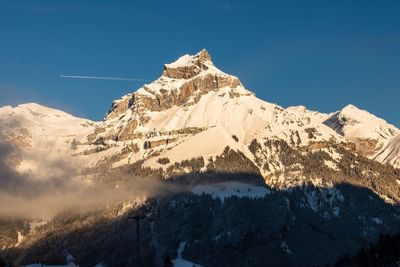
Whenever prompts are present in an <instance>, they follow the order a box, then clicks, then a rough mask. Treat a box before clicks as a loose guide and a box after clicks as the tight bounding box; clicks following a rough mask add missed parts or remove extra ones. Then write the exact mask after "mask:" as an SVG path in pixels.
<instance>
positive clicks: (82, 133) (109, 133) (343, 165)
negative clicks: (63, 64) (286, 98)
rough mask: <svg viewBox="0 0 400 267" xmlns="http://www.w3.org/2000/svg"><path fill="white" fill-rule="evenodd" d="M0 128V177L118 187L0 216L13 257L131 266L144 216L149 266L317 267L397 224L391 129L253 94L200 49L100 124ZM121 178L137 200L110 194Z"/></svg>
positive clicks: (27, 115)
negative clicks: (56, 208) (61, 207)
mask: <svg viewBox="0 0 400 267" xmlns="http://www.w3.org/2000/svg"><path fill="white" fill-rule="evenodd" d="M0 123H1V125H2V132H1V135H0V137H1V140H2V141H1V142H0V145H1V146H0V149H3V150H4V152H3V153H2V154H3V155H4V156H2V157H0V163H2V165H0V167H2V168H3V169H5V168H7V172H3V173H6V174H7V175H9V174H10V173H12V174H13V175H11V176H12V177H13V178H14V176H15V177H16V178H15V179H17V178H18V179H19V180H22V181H29V182H31V181H32V180H35V181H36V180H38V181H45V182H46V185H47V184H49V183H51V182H52V181H54V180H55V181H57V182H56V186H55V187H52V189H51V190H53V188H56V191H57V192H59V193H58V194H61V193H64V192H63V188H64V187H67V188H73V189H74V190H81V189H80V188H81V187H83V188H86V186H88V185H89V186H90V187H91V188H94V190H97V194H94V199H95V200H98V199H99V198H104V199H108V197H110V196H115V195H120V196H121V198H115V197H113V198H112V199H113V201H114V202H105V203H106V204H107V205H105V206H106V207H99V206H95V207H94V208H93V209H91V210H89V211H87V210H83V211H80V212H79V215H77V214H75V213H70V211H69V210H68V211H66V212H64V211H63V212H62V213H61V214H58V215H56V216H53V217H51V218H45V221H43V220H41V219H43V218H33V219H32V218H28V219H26V218H19V219H18V220H11V221H10V220H8V219H6V218H5V219H4V220H3V221H0V226H1V227H0V230H1V231H2V233H3V236H5V237H7V238H4V241H2V243H1V244H0V246H3V247H4V255H5V256H6V257H8V258H9V259H11V260H13V261H15V262H16V263H18V264H26V263H29V262H30V261H32V260H34V258H35V256H34V255H36V254H41V255H43V257H44V258H45V259H46V260H48V261H56V260H57V259H58V258H59V256H58V255H59V254H60V251H62V250H64V249H66V247H67V248H68V249H69V250H71V251H73V252H74V253H73V255H74V256H76V258H77V259H78V260H81V262H83V263H84V264H85V265H87V266H90V265H94V264H96V263H98V262H100V261H104V262H105V263H106V264H109V265H111V266H126V265H129V264H134V263H135V262H134V261H135V258H134V256H132V255H131V253H130V252H129V251H130V246H131V245H130V244H131V242H132V238H136V237H135V236H134V234H133V232H132V229H131V225H130V224H129V222H128V221H127V219H128V217H129V216H132V215H136V214H138V213H145V214H148V215H147V216H146V217H145V218H144V219H143V229H144V230H143V231H144V234H143V238H142V239H141V242H142V247H143V248H145V249H143V250H142V253H143V255H145V256H146V257H144V258H146V259H147V261H146V264H148V265H153V266H160V265H161V264H162V262H163V258H165V257H166V256H171V257H173V256H177V259H180V260H183V259H186V260H190V261H193V262H196V263H198V264H201V265H203V266H221V264H222V263H223V262H227V261H230V262H232V266H244V264H250V265H251V264H252V265H254V266H265V262H266V260H267V259H268V262H269V265H271V266H276V265H293V266H294V265H301V266H303V265H304V266H309V265H312V264H325V263H332V262H334V261H335V260H336V258H337V257H339V256H341V255H343V254H344V253H351V252H355V251H357V249H359V248H360V247H362V246H364V245H366V244H368V243H369V242H372V241H374V240H375V239H376V238H377V237H378V236H379V234H381V233H395V232H397V231H400V229H399V225H400V224H399V222H400V209H399V206H398V204H399V202H400V187H399V184H400V170H399V169H398V167H399V164H400V162H399V158H400V149H399V145H400V142H399V140H400V139H399V138H400V130H399V129H397V128H396V127H395V126H393V125H390V124H389V123H387V122H386V121H384V120H383V119H380V118H377V117H376V116H374V115H372V114H370V113H368V112H367V111H364V110H361V109H359V108H357V107H355V106H353V105H348V106H346V107H345V108H343V109H342V110H340V111H337V112H334V113H331V114H325V113H321V112H317V111H311V110H308V109H307V108H305V107H304V106H295V107H288V108H283V107H280V106H279V105H277V104H272V103H268V102H266V101H263V100H261V99H259V98H257V97H256V96H255V94H254V93H252V92H251V91H249V90H247V89H246V88H245V87H244V86H243V84H242V83H241V82H240V80H239V78H237V77H235V76H232V75H229V74H226V73H224V72H223V71H221V70H219V69H218V68H217V67H216V66H215V65H214V63H213V62H212V59H211V56H210V55H209V53H208V52H207V51H206V50H202V51H200V52H199V53H197V54H195V55H184V56H182V57H180V58H178V59H177V60H176V61H175V62H173V63H170V64H165V65H164V70H163V73H162V75H161V76H160V78H158V79H157V80H155V81H154V82H152V83H150V84H145V85H143V86H142V87H141V88H139V89H138V90H136V91H135V92H132V93H129V94H127V95H125V96H123V97H121V98H120V99H119V100H116V101H114V102H113V103H112V105H111V108H110V110H109V111H108V112H107V113H106V115H105V117H104V119H103V120H102V121H100V122H93V121H90V120H86V119H81V118H75V117H73V116H71V115H69V114H66V113H64V112H62V111H58V110H54V109H49V108H46V107H43V106H40V105H37V104H24V105H20V106H17V107H15V108H12V107H3V108H0ZM2 168H0V169H2ZM14 172H15V173H17V174H18V175H17V174H15V173H14ZM9 176H10V175H9ZM141 179H144V180H141ZM11 180H12V179H11ZM70 180H71V181H74V183H73V184H72V185H71V183H67V184H65V181H70ZM80 181H81V182H82V184H79V182H80ZM139 181H140V182H139ZM150 181H153V182H154V183H153V182H151V184H150V185H149V184H148V183H149V182H150ZM21 183H23V182H21ZM21 183H19V184H21ZM76 183H78V186H77V185H76ZM131 183H133V188H132V187H129V188H128V189H129V190H131V191H132V192H133V191H134V192H138V191H140V192H142V191H143V190H144V191H145V195H146V197H145V198H144V199H140V200H138V198H135V197H133V198H127V199H123V198H122V196H124V191H121V190H123V189H122V188H124V186H128V185H129V184H131ZM14 184H15V183H14ZM19 184H18V186H16V187H15V188H14V187H12V185H13V183H5V184H4V185H3V186H2V187H3V189H2V190H0V196H1V194H2V193H3V194H4V193H5V192H7V190H8V191H11V189H12V190H15V192H16V193H18V194H22V195H23V193H24V191H22V189H21V187H20V186H19ZM143 184H144V185H145V187H144V188H145V189H141V188H142V187H143ZM35 186H36V185H35ZM38 187H39V188H42V187H46V186H44V184H40V186H38ZM104 187H106V188H108V189H107V190H109V191H104ZM76 188H79V189H76ZM97 188H101V190H100V189H97ZM85 190H86V189H85ZM155 191H157V192H155ZM160 191H162V193H161V192H160ZM165 191H167V193H166V192H165ZM39 192H41V191H40V190H39ZM50 192H53V191H50ZM60 192H61V193H60ZM89 192H91V193H90V194H89V193H86V191H83V193H82V194H79V197H83V196H86V195H90V196H91V197H93V193H92V191H89ZM150 192H151V193H150ZM67 193H68V194H70V191H68V192H67ZM30 194H31V195H30V197H31V200H30V201H33V200H34V199H35V195H32V194H33V193H32V192H30ZM51 194H52V193H50V195H51ZM73 196H74V197H75V196H76V195H75V194H74V195H73ZM54 198H56V196H54ZM94 199H90V201H89V202H90V203H92V202H94ZM63 200H64V199H63ZM116 200H118V201H116ZM115 201H116V203H115ZM33 202H34V201H33ZM81 202H84V200H82V201H81ZM74 207H75V206H74ZM0 211H1V209H0ZM38 224H39V226H37V225H38ZM32 225H34V226H32ZM82 236H84V237H85V240H86V241H85V242H83V241H81V240H80V238H81V237H82ZM306 239H307V240H308V242H307V246H305V243H304V240H306ZM184 242H186V243H184ZM50 243H51V244H52V246H51V247H49V245H48V244H50ZM88 243H89V244H88ZM182 244H183V245H182ZM185 244H186V245H185ZM178 248H179V253H177V249H178ZM310 250H312V251H315V253H313V254H312V255H310V253H309V251H310ZM43 251H46V252H45V253H44V252H43ZM0 254H1V252H0Z"/></svg>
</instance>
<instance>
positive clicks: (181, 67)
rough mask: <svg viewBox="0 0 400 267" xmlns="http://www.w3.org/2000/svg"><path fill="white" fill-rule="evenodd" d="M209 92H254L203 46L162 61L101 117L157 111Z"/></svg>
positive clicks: (184, 102) (184, 103)
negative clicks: (152, 76) (148, 79)
mask: <svg viewBox="0 0 400 267" xmlns="http://www.w3.org/2000/svg"><path fill="white" fill-rule="evenodd" d="M209 92H221V94H228V95H229V96H230V97H232V98H234V97H240V96H248V95H254V94H253V93H251V92H250V91H248V90H246V89H245V88H244V87H243V85H242V83H241V82H240V80H239V79H238V78H237V77H235V76H233V75H229V74H226V73H224V72H223V71H221V70H219V69H218V68H217V67H215V66H214V64H213V63H212V61H211V56H210V54H209V53H208V52H207V50H205V49H203V50H201V51H200V52H198V53H197V54H195V55H184V56H181V57H180V58H178V59H177V60H176V61H174V62H172V63H170V64H165V65H164V71H163V74H162V75H161V77H160V78H158V79H157V80H155V81H153V82H152V83H150V84H145V85H143V86H142V87H141V88H139V89H138V90H137V91H136V92H134V93H132V94H128V95H126V96H124V97H122V98H121V99H120V100H117V101H114V102H113V104H112V108H111V110H110V111H109V112H108V113H107V115H106V117H105V120H109V119H115V118H117V117H120V116H121V115H122V114H124V113H126V112H128V113H129V114H131V111H133V113H136V114H137V111H139V109H140V110H141V112H142V111H143V112H145V111H151V112H157V111H163V110H167V109H170V108H172V107H174V106H183V105H187V106H188V105H193V104H195V103H197V102H199V100H200V98H201V97H202V96H203V95H206V94H208V93H209ZM221 94H219V95H221ZM139 106H140V107H139ZM129 114H128V115H129Z"/></svg>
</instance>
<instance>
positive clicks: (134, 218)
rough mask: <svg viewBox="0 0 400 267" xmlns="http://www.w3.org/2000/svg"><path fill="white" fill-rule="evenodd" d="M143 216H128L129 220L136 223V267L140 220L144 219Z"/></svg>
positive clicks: (138, 256) (138, 254)
mask: <svg viewBox="0 0 400 267" xmlns="http://www.w3.org/2000/svg"><path fill="white" fill-rule="evenodd" d="M144 218H145V216H139V215H136V216H130V217H129V220H135V221H136V261H137V263H138V265H139V266H140V235H139V234H140V233H139V230H140V220H142V219H144Z"/></svg>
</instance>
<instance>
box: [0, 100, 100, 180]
mask: <svg viewBox="0 0 400 267" xmlns="http://www.w3.org/2000/svg"><path fill="white" fill-rule="evenodd" d="M0 125H1V133H0V136H1V138H2V140H1V141H2V143H5V144H9V145H12V146H11V147H10V148H8V149H9V150H8V151H3V153H10V154H12V155H13V157H12V158H10V160H9V161H8V163H9V164H10V165H12V166H13V167H15V169H16V170H17V171H19V172H20V173H27V174H30V175H32V177H33V178H38V179H41V178H46V177H49V176H53V175H56V176H57V175H61V174H62V172H63V171H66V170H67V169H68V171H72V170H78V169H81V168H82V167H83V164H84V162H83V161H82V159H83V158H79V159H78V158H76V157H74V156H73V155H74V154H75V153H77V151H78V150H79V149H80V147H81V146H82V145H83V144H84V143H85V142H87V141H86V137H87V135H88V134H90V133H91V132H92V131H93V129H94V125H95V123H93V122H91V121H90V120H86V119H81V118H76V117H74V116H72V115H70V114H67V113H65V112H62V111H60V110H56V109H52V108H48V107H44V106H41V105H38V104H35V103H29V104H23V105H19V106H17V107H14V108H13V107H11V106H5V107H2V108H0ZM11 150H12V151H11Z"/></svg>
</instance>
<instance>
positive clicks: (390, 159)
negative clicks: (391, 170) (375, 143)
mask: <svg viewBox="0 0 400 267" xmlns="http://www.w3.org/2000/svg"><path fill="white" fill-rule="evenodd" d="M375 159H376V160H377V161H379V162H383V163H389V164H392V165H393V166H394V167H396V168H400V134H399V135H397V136H396V137H394V138H392V139H391V140H390V141H389V142H388V144H387V145H386V146H385V147H384V148H383V149H382V150H381V151H380V152H379V153H378V154H377V155H376V157H375Z"/></svg>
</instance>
